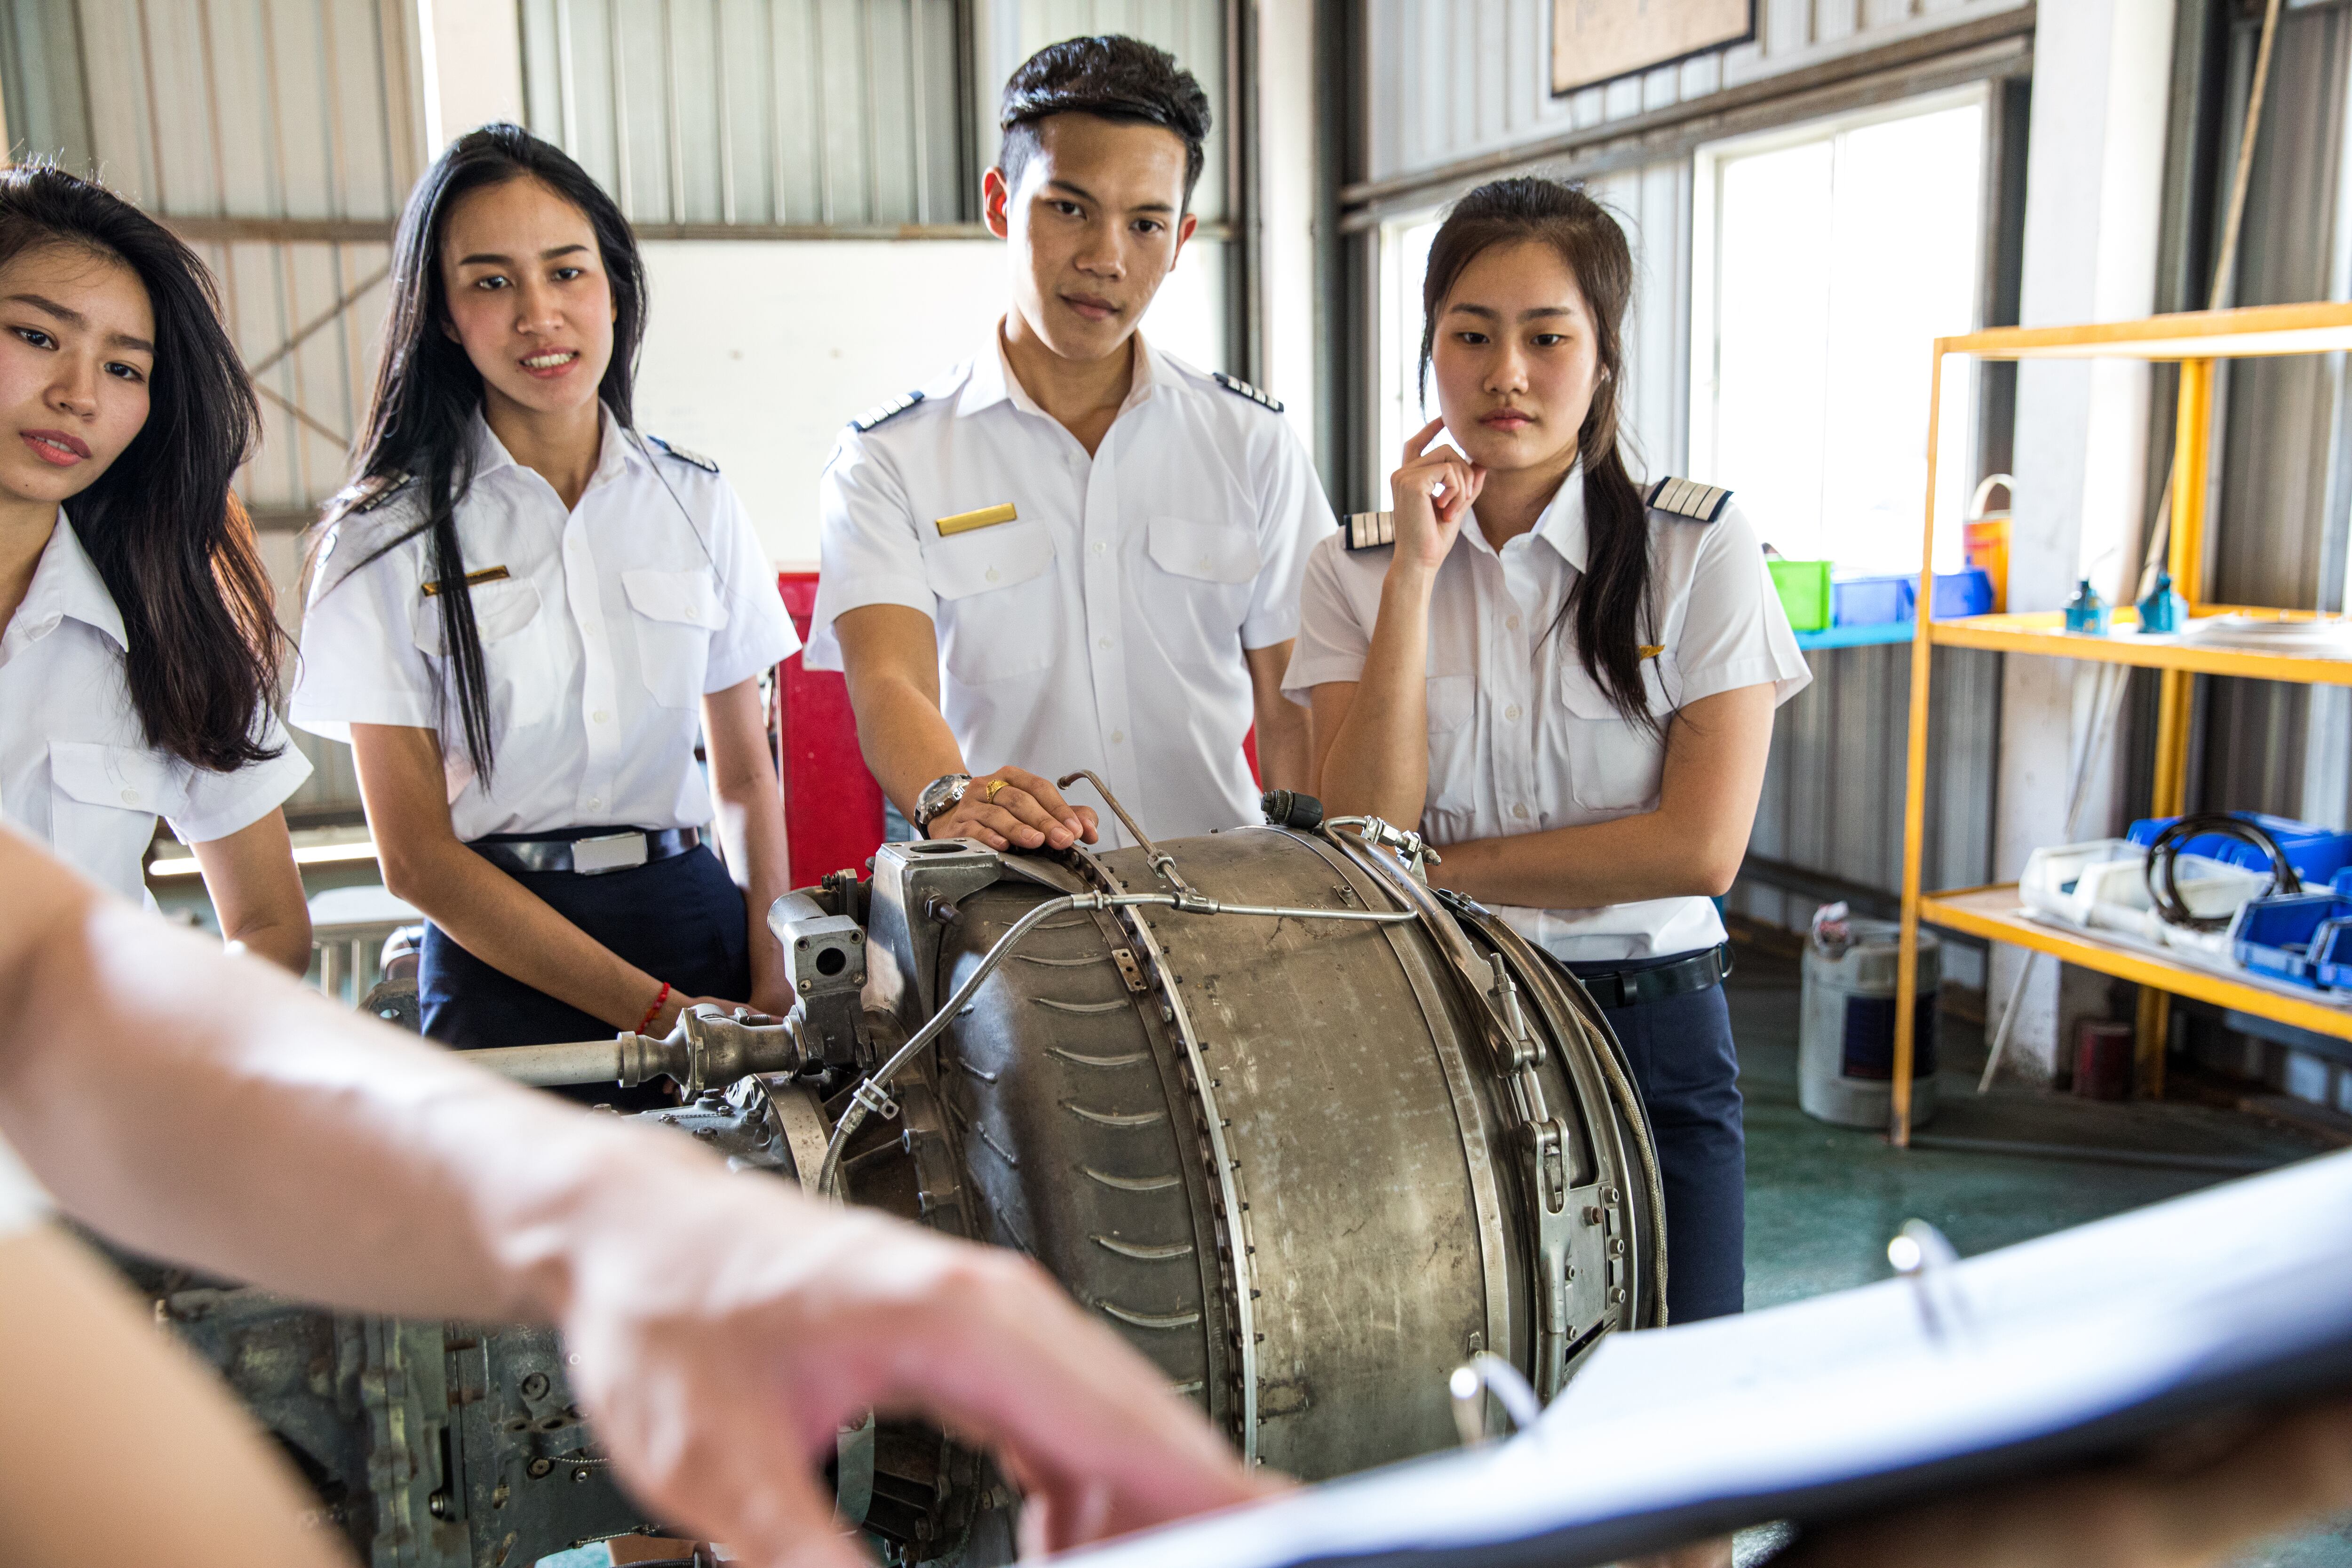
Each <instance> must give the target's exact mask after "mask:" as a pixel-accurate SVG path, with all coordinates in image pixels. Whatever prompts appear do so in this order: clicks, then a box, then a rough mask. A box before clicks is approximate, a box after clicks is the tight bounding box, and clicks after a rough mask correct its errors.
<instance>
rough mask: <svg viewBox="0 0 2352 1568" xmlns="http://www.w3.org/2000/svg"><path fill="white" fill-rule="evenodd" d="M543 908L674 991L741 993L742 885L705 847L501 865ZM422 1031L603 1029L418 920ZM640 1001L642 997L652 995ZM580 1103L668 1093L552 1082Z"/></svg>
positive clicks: (507, 1039)
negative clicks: (623, 857)
mask: <svg viewBox="0 0 2352 1568" xmlns="http://www.w3.org/2000/svg"><path fill="white" fill-rule="evenodd" d="M504 874H505V875H507V876H510V877H512V878H514V879H515V880H516V881H518V882H520V883H521V884H522V885H523V886H524V887H526V888H528V889H530V891H531V892H532V893H533V894H534V895H535V896H537V897H538V898H540V899H541V900H544V901H545V902H546V904H547V905H548V906H549V907H550V908H551V909H552V910H554V911H555V912H556V913H557V914H559V915H562V917H563V918H564V919H565V920H568V921H571V922H572V924H573V925H576V926H578V927H579V928H580V929H581V930H582V931H586V932H587V933H588V934H589V935H590V936H591V937H593V938H594V939H595V940H596V941H597V942H600V943H602V944H603V945H604V947H606V948H608V949H610V950H611V951H612V952H615V953H617V954H619V955H620V956H621V957H622V958H624V959H625V960H627V961H628V962H629V963H634V964H635V965H636V966H637V967H638V968H640V969H642V970H644V971H645V972H646V973H648V974H651V975H653V976H654V977H655V978H656V979H657V980H667V981H668V982H669V984H670V985H671V987H672V989H673V994H683V995H688V996H720V997H725V998H726V999H727V1000H729V1001H731V1002H744V1001H748V1000H750V998H751V947H750V945H749V944H750V931H748V929H747V928H746V926H745V924H744V916H743V894H742V891H741V889H738V888H737V887H736V886H735V884H734V882H733V881H732V880H730V879H729V877H728V875H727V868H725V867H724V866H722V865H720V864H719V857H718V856H716V855H714V854H712V853H711V852H710V847H709V845H699V846H698V847H695V848H692V849H689V850H688V851H687V852H686V853H685V854H683V855H673V856H671V857H670V858H668V859H667V860H653V861H648V862H647V863H646V864H645V865H643V866H633V867H631V868H629V869H627V870H625V871H606V872H604V873H602V874H600V875H597V876H592V877H583V876H580V875H578V874H577V873H575V872H572V871H523V872H515V871H507V872H505V873H504ZM416 990H417V1000H418V1002H419V1004H420V1005H421V1007H422V1009H423V1013H424V1023H425V1036H426V1037H428V1038H430V1039H436V1040H438V1041H440V1042H441V1043H442V1044H443V1045H446V1046H449V1047H453V1048H455V1049H457V1050H461V1051H472V1050H481V1049H484V1048H485V1047H494V1046H545V1045H553V1044H556V1043H558V1042H560V1041H564V1040H602V1039H610V1038H611V1037H613V1036H614V1034H615V1033H616V1032H617V1031H615V1030H614V1027H613V1026H612V1025H610V1024H608V1023H606V1022H604V1020H603V1019H602V1018H598V1017H595V1016H592V1015H590V1014H587V1013H583V1012H582V1011H581V1010H580V1009H579V1008H577V1007H574V1006H572V1005H571V1004H570V1003H568V1002H559V1001H557V1000H556V999H555V998H554V997H552V996H550V995H549V994H547V993H545V992H543V991H538V990H534V989H532V988H531V987H530V986H528V985H525V984H523V983H522V982H521V981H520V980H517V979H515V978H514V977H513V976H512V975H509V974H507V973H502V972H501V971H499V970H496V969H493V968H491V967H490V966H489V965H488V964H487V963H483V962H482V961H481V960H480V959H478V958H476V957H475V956H474V955H473V954H472V953H470V952H467V951H466V950H465V949H464V948H462V947H460V946H458V945H457V942H455V941H454V940H452V939H451V938H450V936H449V934H448V933H447V932H446V931H443V930H442V929H441V928H440V927H439V926H436V925H434V924H431V923H430V922H428V923H427V924H426V925H425V950H424V952H423V954H422V955H421V959H420V963H419V965H418V969H417V976H416ZM646 1001H647V1002H648V1003H650V1002H652V1001H653V997H652V996H651V995H648V996H647V997H646ZM556 1092H557V1093H560V1094H562V1095H564V1097H565V1098H566V1099H570V1100H580V1101H581V1102H583V1104H591V1105H613V1106H615V1107H618V1108H619V1109H621V1110H647V1109H650V1108H652V1107H654V1106H657V1105H667V1104H669V1103H671V1100H670V1096H669V1094H668V1092H667V1088H666V1087H664V1086H662V1085H660V1084H641V1085H639V1086H638V1087H637V1088H635V1089H621V1088H618V1087H616V1086H615V1085H613V1084H602V1085H595V1084H588V1085H581V1086H579V1087H577V1088H575V1089H559V1090H557V1091H556Z"/></svg>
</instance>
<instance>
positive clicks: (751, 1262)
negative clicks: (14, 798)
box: [0, 832, 1256, 1568]
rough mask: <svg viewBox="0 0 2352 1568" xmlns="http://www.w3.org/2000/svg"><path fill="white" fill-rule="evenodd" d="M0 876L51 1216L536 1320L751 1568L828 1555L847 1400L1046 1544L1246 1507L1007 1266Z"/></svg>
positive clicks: (286, 1275) (1193, 1441)
mask: <svg viewBox="0 0 2352 1568" xmlns="http://www.w3.org/2000/svg"><path fill="white" fill-rule="evenodd" d="M0 885H5V886H6V887H7V888H8V889H10V890H11V898H10V899H9V900H8V901H7V902H6V904H5V906H0V1135H5V1137H6V1138H7V1140H8V1141H9V1142H13V1143H14V1144H15V1145H16V1149H17V1151H18V1152H20V1153H21V1154H22V1155H23V1156H24V1158H25V1162H26V1164H28V1165H29V1166H31V1167H32V1169H33V1170H34V1172H35V1173H36V1174H37V1175H38V1176H39V1177H40V1178H41V1180H42V1182H43V1183H44V1184H46V1185H47V1187H48V1189H49V1191H50V1192H51V1193H52V1194H55V1195H56V1197H57V1199H58V1205H59V1206H60V1207H61V1208H62V1209H64V1210H65V1211H66V1212H67V1213H68V1214H71V1215H74V1216H75V1217H77V1218H79V1219H80V1220H82V1221H84V1222H85V1223H87V1224H89V1225H90V1226H94V1227H95V1228H97V1229H99V1230H100V1231H103V1232H104V1233H106V1234H107V1235H109V1236H110V1237H115V1238H116V1239H118V1240H120V1241H121V1242H123V1243H124V1244H126V1245H128V1246H130V1247H134V1248H137V1249H139V1250H141V1251H144V1252H149V1253H152V1254H155V1255H157V1256H160V1257H163V1258H170V1259H173V1260H175V1261H178V1262H182V1263H185V1264H188V1265H191V1266H194V1267H198V1268H205V1269H208V1270H213V1271H216V1272H221V1273H226V1274H228V1275H231V1276H234V1277H236V1278H238V1279H246V1280H250V1281H252V1282H253V1283H255V1284H258V1285H263V1286H267V1287H268V1288H270V1289H276V1290H279V1291H282V1292H285V1293H287V1294H289V1295H294V1296H298V1297H302V1298H305V1299H309V1300H318V1301H322V1302H327V1303H331V1304H334V1305H337V1306H341V1307H344V1308H348V1309H353V1310H368V1311H376V1312H388V1313H394V1314H400V1315H406V1316H415V1317H431V1318H441V1317H450V1318H467V1319H474V1320H486V1321H526V1322H544V1323H552V1324H554V1325H555V1326H556V1327H557V1328H559V1329H560V1330H561V1331H562V1333H563V1335H564V1337H565V1341H566V1343H567V1346H568V1348H569V1349H570V1351H571V1352H572V1353H573V1354H575V1355H577V1356H578V1357H579V1364H578V1365H577V1367H576V1368H575V1369H574V1376H575V1383H576V1386H577V1387H578V1389H579V1391H580V1394H581V1397H582V1399H583V1402H584V1403H585V1405H587V1407H588V1409H589V1411H590V1413H591V1415H592V1417H593V1419H594V1421H595V1422H596V1423H597V1426H598V1429H599V1433H600V1436H601V1437H602V1439H603V1441H604V1443H605V1444H606V1446H607V1447H609V1449H610V1451H611V1452H612V1454H613V1456H614V1463H615V1465H616V1466H617V1467H618V1468H619V1469H620V1472H621V1474H622V1476H623V1477H624V1478H625V1479H626V1481H627V1482H628V1484H629V1486H630V1489H631V1490H632V1491H633V1492H634V1493H635V1495H636V1496H637V1497H638V1498H639V1500H642V1501H643V1502H645V1503H646V1505H647V1506H649V1507H650V1508H652V1509H654V1510H656V1511H657V1512H658V1513H659V1514H660V1515H661V1516H662V1517H665V1518H668V1519H673V1520H676V1521H678V1522H680V1523H682V1524H687V1525H689V1526H691V1527H692V1528H694V1529H696V1530H697V1531H700V1532H702V1533H703V1534H704V1535H706V1536H707V1537H709V1538H712V1539H717V1540H721V1541H725V1542H729V1543H730V1545H733V1546H734V1547H736V1548H737V1550H739V1551H741V1552H746V1553H748V1554H749V1556H750V1558H751V1561H753V1562H755V1563H782V1562H783V1561H785V1560H786V1559H787V1558H789V1559H790V1560H791V1561H793V1563H810V1564H815V1563H824V1564H828V1565H832V1564H838V1565H841V1568H848V1565H849V1564H853V1563H856V1562H857V1561H858V1558H857V1555H856V1553H855V1552H853V1551H852V1550H851V1549H850V1548H849V1546H848V1545H847V1544H846V1543H845V1542H842V1541H840V1540H839V1539H837V1538H836V1537H835V1536H834V1535H833V1533H832V1532H833V1530H834V1525H833V1523H832V1514H831V1507H830V1502H829V1500H827V1499H826V1498H824V1496H822V1495H821V1494H820V1493H819V1491H818V1489H817V1487H816V1484H815V1482H814V1479H813V1475H814V1468H813V1465H814V1456H817V1455H819V1454H820V1453H823V1452H829V1451H830V1449H831V1447H832V1445H833V1442H834V1434H835V1430H836V1428H837V1427H838V1426H839V1425H840V1424H841V1423H842V1421H843V1420H844V1419H845V1417H849V1416H851V1415H853V1414H854V1413H855V1412H856V1411H859V1410H861V1409H863V1408H864V1407H866V1405H875V1406H877V1407H879V1408H880V1409H882V1410H884V1411H886V1412H920V1413H922V1414H924V1415H929V1416H930V1417H932V1418H934V1419H937V1420H940V1421H942V1422H944V1423H945V1424H947V1425H948V1426H950V1427H951V1428H952V1429H954V1430H956V1431H958V1432H961V1433H965V1434H968V1435H969V1436H971V1437H973V1438H975V1439H977V1440H980V1441H982V1442H987V1443H990V1444H992V1445H993V1446H995V1447H998V1448H999V1449H1000V1451H1001V1452H1002V1454H1003V1458H1005V1460H1006V1463H1007V1464H1008V1466H1009V1468H1010V1469H1011V1471H1012V1473H1013V1474H1015V1475H1016V1476H1018V1477H1020V1478H1021V1479H1022V1480H1023V1481H1024V1484H1025V1485H1027V1486H1028V1487H1029V1488H1030V1489H1031V1491H1030V1496H1031V1499H1032V1500H1033V1510H1034V1525H1033V1527H1034V1529H1036V1530H1038V1531H1041V1532H1042V1535H1041V1537H1040V1538H1041V1539H1042V1540H1045V1541H1048V1542H1052V1543H1054V1544H1056V1545H1063V1544H1069V1543H1073V1542H1078V1541H1081V1540H1084V1539H1087V1538H1090V1537H1093V1536H1097V1535H1102V1534H1108V1533H1112V1532H1116V1531H1122V1530H1129V1529H1133V1528H1136V1527H1139V1526H1141V1525H1144V1524H1148V1523H1152V1522H1155V1521H1160V1520H1163V1519H1168V1518H1172V1517H1175V1516H1178V1515H1181V1514H1183V1513H1188V1512H1192V1511H1194V1510H1199V1509H1203V1508H1213V1507H1218V1506H1222V1505H1223V1504H1227V1503H1231V1502H1234V1501H1238V1500H1243V1499H1244V1498H1246V1497H1248V1496H1250V1495H1252V1493H1253V1492H1254V1491H1255V1489H1256V1483H1255V1482H1253V1481H1252V1480H1251V1479H1248V1478H1247V1477H1246V1476H1245V1475H1244V1472H1243V1471H1242V1470H1241V1468H1240V1467H1239V1466H1238V1465H1237V1464H1236V1463H1235V1462H1234V1459H1233V1458H1232V1456H1231V1455H1230V1454H1229V1453H1228V1452H1227V1451H1226V1450H1225V1449H1224V1448H1223V1446H1222V1444H1220V1443H1219V1441H1218V1440H1217V1439H1216V1437H1215V1436H1213V1434H1212V1433H1211V1432H1210V1430H1209V1428H1208V1427H1207V1426H1205V1425H1203V1424H1202V1422H1201V1421H1200V1420H1199V1418H1198V1416H1197V1415H1194V1414H1193V1413H1192V1411H1190V1410H1189V1409H1188V1407H1186V1406H1185V1405H1183V1404H1182V1403H1181V1401H1180V1400H1178V1398H1177V1397H1176V1396H1175V1395H1174V1394H1171V1392H1170V1391H1169V1390H1168V1389H1167V1387H1166V1385H1165V1384H1164V1382H1163V1381H1162V1380H1161V1379H1160V1376H1159V1375H1158V1374H1157V1373H1155V1372H1154V1371H1153V1370H1152V1369H1151V1368H1150V1367H1149V1366H1148V1365H1147V1364H1146V1363H1144V1362H1143V1360H1142V1359H1141V1358H1140V1357H1139V1356H1138V1355H1136V1354H1135V1352H1132V1351H1131V1350H1129V1348H1128V1346H1127V1345H1126V1344H1125V1342H1123V1341H1121V1340H1120V1339H1119V1338H1118V1336H1117V1335H1116V1334H1114V1333H1113V1332H1111V1331H1110V1330H1109V1329H1108V1328H1107V1327H1105V1326H1104V1325H1103V1324H1101V1323H1100V1322H1097V1321H1095V1320H1094V1319H1092V1318H1089V1317H1087V1316H1086V1315H1085V1314H1084V1313H1082V1312H1080V1311H1079V1310H1077V1309H1076V1307H1075V1306H1073V1305H1072V1304H1071V1302H1070V1300H1069V1299H1068V1298H1067V1297H1066V1295H1065V1294H1064V1293H1063V1292H1062V1290H1061V1289H1060V1288H1059V1287H1058V1286H1056V1285H1055V1283H1054V1282H1053V1281H1052V1280H1051V1279H1048V1278H1047V1277H1046V1276H1045V1274H1044V1273H1043V1272H1042V1271H1040V1270H1039V1269H1037V1268H1035V1266H1034V1265H1033V1264H1031V1263H1029V1262H1028V1261H1026V1260H1025V1259H1023V1258H1019V1257H1017V1256H1015V1255H1013V1254H1012V1253H1009V1252H1000V1251H994V1250H990V1249H984V1248H981V1247H971V1246H969V1245H966V1244H963V1243H960V1242H950V1241H948V1240H945V1239H943V1238H941V1237H936V1236H933V1235H931V1234H929V1233H927V1232H922V1231H918V1230H915V1229H912V1228H909V1227H907V1226H902V1225H900V1224H899V1223H898V1222H896V1221H893V1220H889V1219H886V1218H883V1217H881V1216H879V1215H874V1214H871V1213H867V1212H860V1211H856V1210H850V1209H842V1208H835V1207H831V1206H821V1205H816V1204H814V1203H812V1202H810V1201H808V1200H806V1199H803V1198H802V1197H801V1196H800V1195H799V1194H796V1193H794V1192H793V1191H792V1190H790V1189H789V1188H787V1187H785V1186H784V1185H782V1184H779V1183H774V1182H769V1181H762V1180H759V1179H757V1178H750V1177H743V1176H736V1175H730V1174H729V1173H727V1172H726V1170H725V1168H724V1167H723V1166H722V1165H721V1164H720V1163H719V1162H718V1161H717V1160H715V1159H714V1158H712V1157H710V1156H709V1155H708V1154H706V1153H705V1152H703V1151H702V1150H701V1149H699V1148H698V1146H696V1145H695V1144H694V1143H692V1142H691V1141H689V1140H687V1139H683V1138H677V1137H675V1136H670V1135H666V1134H663V1133H660V1132H657V1131H654V1130H652V1129H649V1128H645V1127H640V1126H636V1125H633V1124H630V1123H626V1122H623V1121H619V1120H617V1119H615V1118H612V1117H609V1116H594V1115H587V1114H583V1113H582V1112H580V1111H578V1110H574V1109H572V1108H571V1107H569V1106H567V1105H564V1104H562V1103H561V1102H559V1101H556V1100H551V1099H549V1098H547V1097H544V1096H541V1095H536V1094H533V1093H531V1092H530V1091H529V1090H526V1089H518V1088H515V1087H513V1086H511V1085H509V1084H505V1083H502V1082H499V1081H498V1080H495V1079H490V1078H488V1077H487V1076H486V1075H484V1074H481V1073H479V1072H478V1071H476V1070H474V1069H472V1068H467V1067H466V1066H465V1065H464V1063H463V1061H462V1060H461V1059H460V1058H456V1057H453V1056H451V1055H449V1054H447V1053H446V1052H442V1051H439V1050H436V1049H435V1048H433V1047H429V1046H426V1045H425V1044H424V1043H422V1042H420V1041H416V1040H414V1039H410V1038H407V1037H402V1036H399V1035H397V1034H394V1032H392V1031H391V1030H388V1029H385V1028H383V1027H382V1026H377V1025H375V1024H373V1022H370V1021H365V1020H362V1019H359V1018H356V1017H354V1016H352V1015H351V1014H350V1013H348V1012H344V1011H342V1010H341V1009H339V1008H336V1007H334V1006H332V1005H330V1004H329V1003H328V1002H326V1001H325V1000H324V999H323V998H321V997H319V996H317V995H315V994H310V993H308V992H305V991H303V990H301V989H300V988H299V987H298V986H297V985H295V984H293V983H292V982H291V981H289V980H284V979H282V978H278V977H275V976H273V975H271V974H269V973H268V972H266V971H265V970H263V969H262V968H261V967H260V966H258V965H257V964H253V963H248V962H245V961H241V960H236V959H230V958H224V957H222V956H221V955H219V954H218V953H216V952H208V951H207V950H206V949H205V945H204V944H203V943H201V942H196V941H194V940H193V939H192V938H190V937H188V936H186V935H185V934H184V933H180V932H175V931H171V930H169V929H168V928H166V927H165V926H163V924H162V923H161V922H159V921H155V920H153V919H152V918H151V917H149V916H147V915H145V914H143V913H142V912H140V911H138V910H132V909H131V908H129V907H128V906H126V905H122V904H121V903H118V902H115V901H113V900H109V899H107V898H105V897H104V896H102V895H100V894H99V893H98V892H97V891H96V890H95V889H91V888H90V887H89V885H88V884H86V883H84V882H82V881H81V880H80V879H78V878H76V877H75V876H73V875H72V874H71V873H70V872H68V871H67V870H65V869H64V868H62V867H60V866H58V864H57V863H56V862H55V861H53V860H51V859H49V858H47V856H44V855H42V854H40V853H39V852H38V851H37V850H35V849H33V848H31V847H28V846H27V845H26V844H25V843H24V841H22V840H21V839H18V838H16V837H13V836H10V835H8V834H6V833H5V832H0ZM101 1072H102V1073H103V1075H104V1078H105V1081H106V1083H107V1084H108V1086H109V1087H108V1090H107V1092H106V1093H104V1094H102V1095H100V1094H92V1093H90V1092H89V1087H90V1084H91V1082H92V1080H93V1078H94V1076H96V1075H98V1074H100V1073H101Z"/></svg>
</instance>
